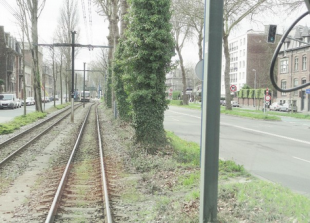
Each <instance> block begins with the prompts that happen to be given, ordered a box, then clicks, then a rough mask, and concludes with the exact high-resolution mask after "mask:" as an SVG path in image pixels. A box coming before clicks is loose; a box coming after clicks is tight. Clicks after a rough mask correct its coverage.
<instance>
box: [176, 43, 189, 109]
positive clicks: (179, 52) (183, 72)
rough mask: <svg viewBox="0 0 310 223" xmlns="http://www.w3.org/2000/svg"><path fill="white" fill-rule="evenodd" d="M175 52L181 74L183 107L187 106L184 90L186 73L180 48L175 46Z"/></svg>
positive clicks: (185, 87)
mask: <svg viewBox="0 0 310 223" xmlns="http://www.w3.org/2000/svg"><path fill="white" fill-rule="evenodd" d="M176 50H177V53H178V56H179V59H180V67H181V73H182V84H183V96H182V99H183V105H188V97H187V94H186V89H187V85H186V73H185V68H184V62H183V57H182V54H181V50H180V47H179V46H177V45H176Z"/></svg>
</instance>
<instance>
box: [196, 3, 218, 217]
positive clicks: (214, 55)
mask: <svg viewBox="0 0 310 223" xmlns="http://www.w3.org/2000/svg"><path fill="white" fill-rule="evenodd" d="M222 37H223V0H205V27H204V69H203V71H204V72H203V73H204V79H203V98H202V113H201V116H202V125H201V177H200V178H201V182H200V210H199V222H200V223H205V222H217V193H218V165H219V130H220V106H214V102H216V103H218V102H219V101H220V89H221V60H222ZM209 52H210V54H209Z"/></svg>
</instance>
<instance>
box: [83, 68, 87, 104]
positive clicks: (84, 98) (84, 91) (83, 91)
mask: <svg viewBox="0 0 310 223" xmlns="http://www.w3.org/2000/svg"><path fill="white" fill-rule="evenodd" d="M85 65H86V63H84V79H83V108H85Z"/></svg>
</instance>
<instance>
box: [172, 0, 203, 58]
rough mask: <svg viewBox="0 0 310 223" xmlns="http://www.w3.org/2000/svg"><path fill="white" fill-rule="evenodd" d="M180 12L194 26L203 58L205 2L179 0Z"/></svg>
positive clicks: (200, 54)
mask: <svg viewBox="0 0 310 223" xmlns="http://www.w3.org/2000/svg"><path fill="white" fill-rule="evenodd" d="M176 3H177V5H178V7H177V11H175V12H174V13H178V14H180V15H182V16H181V17H182V19H183V20H184V21H185V22H186V23H188V25H189V26H190V27H191V28H192V33H193V35H194V36H195V37H196V38H197V46H198V57H199V60H202V48H203V42H202V41H203V27H204V3H203V1H201V0H177V1H176Z"/></svg>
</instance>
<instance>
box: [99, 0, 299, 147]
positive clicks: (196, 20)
mask: <svg viewBox="0 0 310 223" xmlns="http://www.w3.org/2000/svg"><path fill="white" fill-rule="evenodd" d="M96 2H97V4H98V5H99V6H101V9H102V11H101V12H103V14H104V15H105V16H106V17H107V18H108V21H109V24H110V25H109V29H110V35H109V37H108V41H109V45H110V44H113V45H114V49H115V51H114V50H113V51H112V50H111V51H110V53H109V59H108V61H109V64H108V65H109V78H108V81H107V83H108V85H107V93H106V103H107V105H108V106H109V107H112V102H113V101H114V100H116V101H117V104H118V109H119V116H120V118H121V119H122V120H124V121H130V122H132V123H133V126H134V127H135V129H136V139H137V141H138V142H142V143H144V144H146V145H148V144H149V145H151V146H150V147H149V148H156V145H157V144H158V143H159V144H161V143H164V142H165V136H164V134H163V132H164V130H163V118H164V116H163V115H164V110H165V109H166V108H167V104H166V102H165V99H164V91H165V86H164V81H165V74H166V73H165V72H168V71H169V69H171V68H173V67H175V66H180V68H181V73H182V82H183V92H186V87H187V83H186V71H185V67H184V61H183V56H182V53H183V51H182V50H183V48H184V45H185V43H186V42H188V41H191V40H192V39H196V41H197V45H198V55H199V59H202V45H203V33H202V32H203V24H204V5H203V1H201V0H190V1H188V0H158V1H147V0H127V1H126V0H119V1H117V0H114V1H113V0H111V1H108V0H96ZM118 3H119V4H118ZM301 4H302V1H293V2H292V1H287V0H281V1H280V0H258V1H251V0H237V1H229V0H224V14H223V18H224V24H223V46H224V55H225V89H226V92H227V95H226V98H230V97H231V96H230V76H229V75H230V74H229V68H230V55H229V50H228V38H229V36H230V34H231V32H232V30H233V29H235V28H236V27H237V26H238V24H240V22H241V21H243V20H244V19H246V18H250V19H251V20H252V21H254V22H255V18H256V16H257V15H258V14H259V13H260V12H262V11H264V13H266V12H267V11H272V10H273V9H274V7H276V6H277V7H279V6H289V7H290V8H291V9H292V8H297V7H299V6H300V5H301ZM163 6H164V7H163ZM169 7H170V9H168V8H169ZM117 12H120V13H117ZM118 15H121V18H119V17H118ZM118 22H120V24H121V26H120V27H121V32H119V29H118V27H117V26H115V24H117V23H118ZM155 22H156V23H157V24H154V23H155ZM256 22H257V21H256ZM124 30H126V31H124ZM171 38H173V39H174V41H172V40H171ZM164 48H165V49H164ZM174 51H175V52H176V53H177V55H178V59H179V60H178V62H177V64H172V63H171V61H170V58H171V56H173V54H174ZM112 67H113V69H111V68H112ZM219 75H220V74H219ZM257 92H259V91H257ZM256 94H259V93H256ZM183 95H184V98H183V104H187V103H188V100H187V98H186V95H185V94H183ZM244 96H245V93H244ZM259 97H260V96H259ZM226 101H227V102H228V103H227V105H226V109H231V104H230V100H226ZM152 145H155V146H152Z"/></svg>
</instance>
